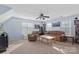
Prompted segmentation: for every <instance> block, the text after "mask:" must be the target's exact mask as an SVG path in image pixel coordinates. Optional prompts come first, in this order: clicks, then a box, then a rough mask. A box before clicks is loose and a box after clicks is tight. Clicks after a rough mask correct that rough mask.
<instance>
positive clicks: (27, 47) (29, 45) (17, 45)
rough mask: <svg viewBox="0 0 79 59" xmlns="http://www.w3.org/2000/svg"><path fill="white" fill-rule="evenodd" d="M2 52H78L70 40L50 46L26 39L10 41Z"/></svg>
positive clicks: (78, 47)
mask: <svg viewBox="0 0 79 59" xmlns="http://www.w3.org/2000/svg"><path fill="white" fill-rule="evenodd" d="M11 43H12V44H10V45H9V48H8V49H7V51H6V52H4V53H3V54H78V53H79V45H77V44H74V45H72V43H71V42H56V43H53V45H52V46H49V45H48V44H46V43H44V42H40V41H36V42H29V41H28V40H17V41H12V42H11Z"/></svg>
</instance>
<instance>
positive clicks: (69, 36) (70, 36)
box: [65, 35, 75, 45]
mask: <svg viewBox="0 0 79 59" xmlns="http://www.w3.org/2000/svg"><path fill="white" fill-rule="evenodd" d="M65 37H66V39H68V38H71V39H72V45H73V44H74V43H75V38H74V36H72V35H66V36H65Z"/></svg>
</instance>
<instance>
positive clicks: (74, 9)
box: [8, 4, 79, 19]
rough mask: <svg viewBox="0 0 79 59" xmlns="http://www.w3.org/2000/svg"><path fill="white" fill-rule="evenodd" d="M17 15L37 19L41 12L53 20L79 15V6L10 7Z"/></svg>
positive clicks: (31, 5) (29, 5) (35, 5)
mask: <svg viewBox="0 0 79 59" xmlns="http://www.w3.org/2000/svg"><path fill="white" fill-rule="evenodd" d="M8 6H10V7H12V8H13V9H14V13H15V14H16V15H20V16H23V17H25V18H28V19H35V18H36V17H38V16H39V14H40V13H41V12H43V13H44V14H45V15H49V16H50V17H51V18H56V17H60V16H70V15H74V14H79V4H72V5H71V4H14V5H8Z"/></svg>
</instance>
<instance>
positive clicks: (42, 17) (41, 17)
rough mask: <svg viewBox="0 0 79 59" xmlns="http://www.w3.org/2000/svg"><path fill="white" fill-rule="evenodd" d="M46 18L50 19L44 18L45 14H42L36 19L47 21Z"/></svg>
mask: <svg viewBox="0 0 79 59" xmlns="http://www.w3.org/2000/svg"><path fill="white" fill-rule="evenodd" d="M45 18H50V17H49V16H44V14H43V13H41V14H40V16H39V17H37V18H36V19H40V20H41V19H42V20H45Z"/></svg>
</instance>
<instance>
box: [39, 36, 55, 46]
mask: <svg viewBox="0 0 79 59" xmlns="http://www.w3.org/2000/svg"><path fill="white" fill-rule="evenodd" d="M39 38H40V39H42V40H43V39H45V40H47V42H48V44H49V45H52V40H54V38H55V37H52V36H48V35H42V36H40V37H39Z"/></svg>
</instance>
